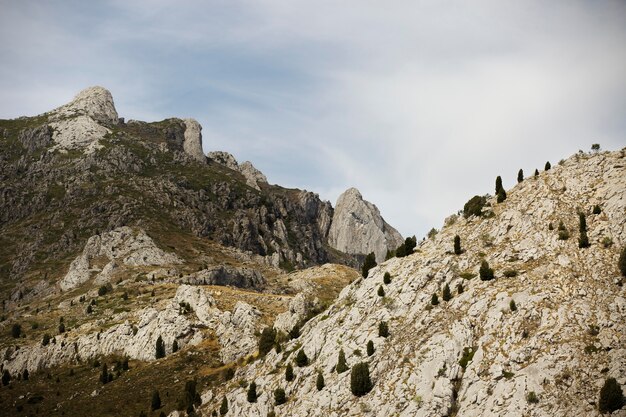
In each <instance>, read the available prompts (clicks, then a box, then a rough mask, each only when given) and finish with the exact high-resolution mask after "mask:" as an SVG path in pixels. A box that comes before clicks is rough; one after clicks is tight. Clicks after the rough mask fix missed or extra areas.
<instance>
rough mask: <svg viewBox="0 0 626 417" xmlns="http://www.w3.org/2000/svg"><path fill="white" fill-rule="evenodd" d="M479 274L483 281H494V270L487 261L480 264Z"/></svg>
mask: <svg viewBox="0 0 626 417" xmlns="http://www.w3.org/2000/svg"><path fill="white" fill-rule="evenodd" d="M478 274H479V275H480V280H481V281H491V280H492V279H493V269H491V268H490V267H489V263H488V262H487V261H485V260H483V261H482V262H481V263H480V269H479V270H478Z"/></svg>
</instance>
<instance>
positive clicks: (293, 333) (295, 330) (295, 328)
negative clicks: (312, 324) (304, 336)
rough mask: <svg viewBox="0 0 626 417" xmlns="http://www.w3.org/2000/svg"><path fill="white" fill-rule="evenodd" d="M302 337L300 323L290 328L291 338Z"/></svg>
mask: <svg viewBox="0 0 626 417" xmlns="http://www.w3.org/2000/svg"><path fill="white" fill-rule="evenodd" d="M299 337H300V323H297V324H296V325H295V326H293V328H292V329H291V330H289V338H290V339H291V340H293V339H297V338H299Z"/></svg>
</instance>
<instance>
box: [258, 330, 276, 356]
mask: <svg viewBox="0 0 626 417" xmlns="http://www.w3.org/2000/svg"><path fill="white" fill-rule="evenodd" d="M275 342H276V330H274V328H273V327H266V328H264V329H263V331H262V332H261V336H260V337H259V355H261V356H265V355H267V354H268V353H269V351H270V350H272V347H274V343H275Z"/></svg>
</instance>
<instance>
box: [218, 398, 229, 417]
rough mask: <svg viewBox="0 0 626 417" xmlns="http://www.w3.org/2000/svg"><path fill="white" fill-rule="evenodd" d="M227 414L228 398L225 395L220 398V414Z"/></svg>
mask: <svg viewBox="0 0 626 417" xmlns="http://www.w3.org/2000/svg"><path fill="white" fill-rule="evenodd" d="M226 414H228V400H227V399H226V397H224V398H223V399H222V405H220V415H221V416H225V415H226Z"/></svg>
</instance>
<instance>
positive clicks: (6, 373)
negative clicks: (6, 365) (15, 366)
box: [2, 369, 11, 386]
mask: <svg viewBox="0 0 626 417" xmlns="http://www.w3.org/2000/svg"><path fill="white" fill-rule="evenodd" d="M9 382H11V374H10V373H9V371H7V370H6V369H5V370H4V372H3V373H2V385H5V386H6V385H9Z"/></svg>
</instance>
